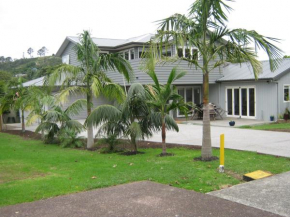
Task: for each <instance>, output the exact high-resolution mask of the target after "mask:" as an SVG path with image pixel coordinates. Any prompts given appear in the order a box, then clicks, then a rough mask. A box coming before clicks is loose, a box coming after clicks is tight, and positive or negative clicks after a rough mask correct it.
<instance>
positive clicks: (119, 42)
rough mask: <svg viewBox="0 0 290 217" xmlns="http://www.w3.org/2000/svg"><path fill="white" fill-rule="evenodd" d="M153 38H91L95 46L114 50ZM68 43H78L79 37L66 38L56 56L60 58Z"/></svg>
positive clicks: (150, 35)
mask: <svg viewBox="0 0 290 217" xmlns="http://www.w3.org/2000/svg"><path fill="white" fill-rule="evenodd" d="M153 36H154V34H150V33H149V34H145V35H141V36H137V37H133V38H128V39H111V38H94V37H93V38H92V39H93V41H94V42H95V44H96V45H98V46H99V47H110V48H116V47H119V46H123V45H126V44H129V43H146V42H148V41H150V39H151V38H152V37H153ZM69 42H73V43H79V37H77V36H68V37H66V39H65V40H64V42H63V43H62V45H61V47H60V48H59V49H58V51H57V52H56V56H61V54H62V52H63V51H64V49H65V48H66V46H67V45H68V44H69Z"/></svg>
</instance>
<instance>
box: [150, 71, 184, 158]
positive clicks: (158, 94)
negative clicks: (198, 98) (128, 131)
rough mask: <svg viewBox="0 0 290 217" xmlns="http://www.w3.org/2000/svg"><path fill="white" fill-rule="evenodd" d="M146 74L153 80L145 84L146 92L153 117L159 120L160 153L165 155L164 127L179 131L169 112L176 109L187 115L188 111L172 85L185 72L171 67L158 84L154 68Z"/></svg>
mask: <svg viewBox="0 0 290 217" xmlns="http://www.w3.org/2000/svg"><path fill="white" fill-rule="evenodd" d="M147 74H148V75H149V76H150V77H151V78H152V80H153V82H154V85H147V89H148V92H149V93H150V100H148V104H149V105H150V106H151V107H152V108H153V110H154V111H155V113H153V114H154V116H155V118H154V119H155V120H159V121H158V123H159V126H160V127H161V136H162V154H161V155H163V156H166V155H167V152H166V129H168V130H170V129H173V130H175V131H177V132H178V131H179V128H178V125H177V124H176V122H175V120H174V119H173V118H172V116H170V115H169V113H170V111H172V110H177V109H178V110H180V111H181V112H182V113H183V114H185V115H187V112H188V107H187V106H188V105H187V104H185V103H184V100H183V97H182V96H180V95H179V94H178V92H177V89H176V87H175V86H173V85H172V83H173V82H174V81H176V80H178V79H179V78H182V77H183V76H184V75H185V74H186V72H178V71H177V69H176V68H173V69H172V70H171V72H170V75H169V77H168V80H167V83H166V84H165V85H161V84H159V81H158V78H157V76H156V73H155V71H154V70H149V71H147Z"/></svg>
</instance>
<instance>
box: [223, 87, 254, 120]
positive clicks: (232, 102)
mask: <svg viewBox="0 0 290 217" xmlns="http://www.w3.org/2000/svg"><path fill="white" fill-rule="evenodd" d="M255 91H256V90H255V87H228V88H226V109H227V115H228V116H229V117H245V118H255V116H256V96H255V95H256V94H255Z"/></svg>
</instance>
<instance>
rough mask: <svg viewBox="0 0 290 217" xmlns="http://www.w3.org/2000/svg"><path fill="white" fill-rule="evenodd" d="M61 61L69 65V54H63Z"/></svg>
mask: <svg viewBox="0 0 290 217" xmlns="http://www.w3.org/2000/svg"><path fill="white" fill-rule="evenodd" d="M61 62H62V63H64V64H68V65H69V54H67V55H64V56H62V57H61Z"/></svg>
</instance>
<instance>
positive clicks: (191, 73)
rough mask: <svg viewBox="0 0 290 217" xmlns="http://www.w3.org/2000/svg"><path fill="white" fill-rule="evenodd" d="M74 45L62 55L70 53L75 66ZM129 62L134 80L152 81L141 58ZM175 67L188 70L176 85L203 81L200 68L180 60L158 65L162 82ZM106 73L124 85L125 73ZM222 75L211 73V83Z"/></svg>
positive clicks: (68, 47)
mask: <svg viewBox="0 0 290 217" xmlns="http://www.w3.org/2000/svg"><path fill="white" fill-rule="evenodd" d="M73 47H74V44H73V43H72V42H70V43H69V44H68V46H67V48H66V49H65V50H64V52H63V54H62V56H65V55H69V64H71V65H74V66H78V65H79V62H78V61H77V56H76V53H75V51H74V50H73ZM136 49H137V48H136ZM135 57H138V55H135ZM129 62H130V64H131V66H132V69H133V71H134V77H135V80H134V81H133V82H138V83H141V84H150V83H152V79H151V78H150V77H149V76H148V75H147V74H146V73H145V72H142V71H141V69H140V65H141V59H139V58H137V59H134V60H129ZM173 67H178V69H180V70H183V71H186V72H187V74H186V75H185V76H184V77H183V78H181V79H179V80H177V81H176V82H174V84H176V85H178V84H181V85H183V84H184V85H186V84H202V81H203V74H202V71H201V70H200V69H196V68H195V67H194V66H192V67H189V66H188V63H187V62H185V61H179V62H175V63H167V64H165V65H160V66H156V73H157V76H158V79H159V81H160V83H166V81H167V79H168V76H169V73H170V71H171V70H172V68H173ZM106 73H107V75H108V77H109V78H110V79H112V80H113V81H114V82H116V83H118V84H120V85H124V79H123V75H121V74H120V73H119V72H115V71H107V72H106ZM221 77H222V73H221V71H220V69H219V68H217V69H215V70H214V71H212V72H211V73H210V80H209V82H210V83H211V84H214V83H215V81H216V80H217V79H219V78H221ZM126 85H129V84H128V83H127V82H126Z"/></svg>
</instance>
